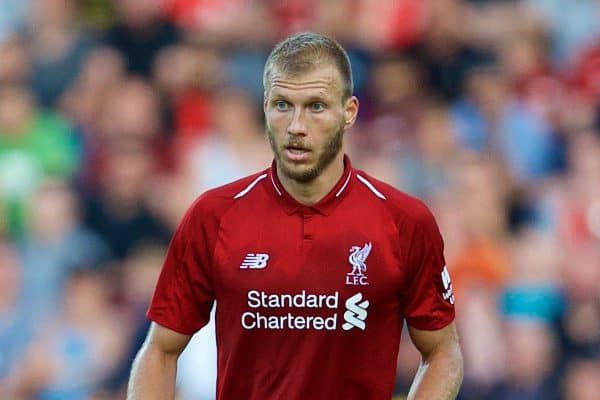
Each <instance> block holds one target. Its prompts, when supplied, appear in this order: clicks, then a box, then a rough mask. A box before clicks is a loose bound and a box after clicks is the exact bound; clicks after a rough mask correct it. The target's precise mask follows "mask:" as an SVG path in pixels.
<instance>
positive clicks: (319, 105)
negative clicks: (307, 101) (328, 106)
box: [310, 103, 325, 111]
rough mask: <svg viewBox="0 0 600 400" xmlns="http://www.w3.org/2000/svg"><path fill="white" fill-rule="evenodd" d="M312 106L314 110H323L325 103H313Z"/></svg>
mask: <svg viewBox="0 0 600 400" xmlns="http://www.w3.org/2000/svg"><path fill="white" fill-rule="evenodd" d="M310 108H311V109H312V110H313V111H323V110H324V109H325V104H323V103H312V104H311V105H310Z"/></svg>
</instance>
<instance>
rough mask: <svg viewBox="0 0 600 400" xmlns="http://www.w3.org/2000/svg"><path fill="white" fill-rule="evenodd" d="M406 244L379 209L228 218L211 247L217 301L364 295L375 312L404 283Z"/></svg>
mask: <svg viewBox="0 0 600 400" xmlns="http://www.w3.org/2000/svg"><path fill="white" fill-rule="evenodd" d="M403 246H404V245H403V242H402V237H401V234H399V232H398V230H397V228H396V226H395V225H394V224H393V223H391V222H390V221H389V219H386V218H385V217H384V216H379V215H377V214H375V215H370V216H369V218H365V217H364V216H362V215H360V214H356V215H351V214H350V215H349V214H348V213H346V214H339V215H335V214H334V215H329V216H324V215H322V214H316V213H312V214H309V213H307V214H301V213H300V214H293V215H287V214H284V213H280V214H276V213H274V215H272V216H267V217H259V216H255V215H249V216H247V217H244V218H240V219H238V220H237V221H225V223H224V224H222V225H221V227H220V231H219V234H218V241H217V245H216V248H215V254H214V260H215V263H214V266H213V268H214V270H213V272H214V274H213V276H214V279H215V281H214V287H215V293H216V298H217V302H218V303H219V302H220V303H221V304H222V305H224V306H229V307H231V308H232V309H237V308H239V307H241V308H243V309H251V308H258V309H261V308H265V309H270V310H271V311H275V312H277V311H278V312H279V313H282V312H288V311H293V310H294V309H304V310H305V311H306V309H310V308H314V309H315V310H314V311H317V314H318V311H319V309H320V310H326V309H327V308H341V309H343V308H344V304H345V302H346V301H348V299H350V298H354V299H355V300H356V299H358V298H360V299H367V300H368V301H369V303H370V304H371V306H370V307H371V309H373V312H375V310H379V309H381V308H382V307H384V308H389V307H395V306H398V302H399V297H400V294H401V291H402V288H403V287H404V285H405V283H406V270H407V266H406V265H404V263H405V262H404V260H405V254H404V253H405V251H406V250H405V249H404V248H403ZM357 301H358V300H357ZM334 303H335V304H334ZM328 304H329V306H331V307H329V306H328ZM334 305H335V307H333V306H334Z"/></svg>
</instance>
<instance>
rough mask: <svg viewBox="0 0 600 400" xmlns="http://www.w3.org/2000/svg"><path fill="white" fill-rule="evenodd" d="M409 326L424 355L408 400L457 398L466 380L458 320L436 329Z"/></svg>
mask: <svg viewBox="0 0 600 400" xmlns="http://www.w3.org/2000/svg"><path fill="white" fill-rule="evenodd" d="M408 329H409V333H410V338H411V339H412V342H413V343H414V344H415V346H416V347H417V349H418V350H419V351H420V352H421V358H422V359H421V365H420V366H419V370H418V371H417V374H416V376H415V379H414V381H413V383H412V386H411V388H410V391H409V393H408V400H451V399H455V398H456V396H457V394H458V390H459V389H460V384H461V382H462V379H463V358H462V353H461V350H460V345H459V343H458V334H457V333H456V327H455V325H454V323H451V324H450V325H448V326H446V327H444V328H442V329H439V330H436V331H426V330H420V329H416V328H413V327H411V326H409V327H408Z"/></svg>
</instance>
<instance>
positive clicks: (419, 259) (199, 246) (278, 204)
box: [148, 157, 454, 400]
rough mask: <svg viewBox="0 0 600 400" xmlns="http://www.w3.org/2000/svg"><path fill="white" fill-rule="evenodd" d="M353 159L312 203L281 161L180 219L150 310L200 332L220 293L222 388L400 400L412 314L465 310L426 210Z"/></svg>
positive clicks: (203, 199) (172, 324)
mask: <svg viewBox="0 0 600 400" xmlns="http://www.w3.org/2000/svg"><path fill="white" fill-rule="evenodd" d="M344 163H345V169H344V173H343V175H342V177H341V178H340V180H339V182H338V183H337V184H336V186H335V187H334V188H333V189H332V190H331V192H330V193H329V194H328V195H327V196H325V197H324V198H323V199H322V200H321V201H319V202H318V203H317V204H315V205H314V206H304V205H302V204H300V203H298V202H297V201H295V200H294V199H293V198H292V197H291V196H290V195H289V194H288V193H286V191H285V190H284V189H283V187H282V185H281V183H280V182H279V180H278V179H277V174H276V169H275V163H273V165H272V166H271V168H270V169H268V170H265V171H263V172H261V173H258V174H255V175H252V176H249V177H246V178H243V179H240V180H238V181H236V182H233V183H230V184H228V185H225V186H222V187H219V188H216V189H213V190H210V191H208V192H206V193H204V194H203V195H201V196H200V197H199V198H198V199H197V200H196V201H195V202H194V203H193V205H192V206H191V207H190V209H189V210H188V212H187V213H186V215H185V217H184V218H183V220H182V222H181V224H180V226H179V227H178V229H177V231H176V233H175V235H174V237H173V240H172V242H171V244H170V247H169V250H168V253H167V257H166V260H165V263H164V266H163V269H162V272H161V275H160V278H159V280H158V284H157V288H156V291H155V294H154V297H153V299H152V303H151V305H150V308H149V310H148V317H149V318H150V319H151V320H153V321H155V322H156V323H158V324H160V325H162V326H165V327H167V328H170V329H172V330H174V331H177V332H180V333H183V334H187V335H191V334H193V333H194V332H196V331H197V330H199V329H200V328H202V326H204V325H205V324H206V323H207V321H208V318H209V315H210V310H211V307H212V304H213V302H214V301H216V302H217V311H216V335H217V346H218V378H217V399H219V400H233V399H235V400H239V399H256V400H265V399H286V400H294V399H312V400H315V399H317V400H318V399H327V400H335V399H344V400H351V399H360V400H379V399H386V400H389V399H390V398H391V397H392V392H393V387H394V382H395V372H396V358H397V354H398V347H399V342H400V335H401V331H402V325H403V320H404V319H406V321H407V323H408V324H409V325H411V326H413V327H415V328H418V329H424V330H436V329H440V328H442V327H444V326H446V325H448V324H449V323H450V322H452V320H453V319H454V298H453V296H452V287H451V284H450V280H449V275H448V272H447V269H446V268H445V262H444V256H443V242H442V237H441V235H440V233H439V230H438V227H437V225H436V222H435V220H434V218H433V216H432V214H431V213H430V211H429V210H428V208H427V207H426V206H425V205H424V204H423V203H422V202H421V201H419V200H417V199H415V198H413V197H410V196H408V195H406V194H404V193H402V192H400V191H398V190H397V189H395V188H393V187H392V186H390V185H387V184H385V183H383V182H381V181H378V180H376V179H374V178H372V177H370V176H369V175H367V174H366V173H364V172H362V171H360V170H357V169H354V168H352V166H351V163H350V160H349V158H348V157H345V159H344Z"/></svg>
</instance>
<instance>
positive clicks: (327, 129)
mask: <svg viewBox="0 0 600 400" xmlns="http://www.w3.org/2000/svg"><path fill="white" fill-rule="evenodd" d="M272 72H273V73H272V74H271V87H270V89H269V91H268V92H267V93H265V104H264V110H265V117H266V125H267V134H268V137H269V142H270V144H271V148H272V149H273V153H274V155H275V160H276V161H277V166H278V168H279V170H280V172H282V173H283V174H284V175H285V176H286V177H288V178H290V179H292V180H295V181H298V182H310V181H313V180H314V179H315V178H317V177H318V176H319V175H321V173H322V172H323V171H324V170H325V169H326V168H327V167H328V166H329V165H330V164H331V162H332V161H333V160H334V159H335V158H336V157H338V156H341V153H340V152H341V148H342V139H343V136H344V131H345V130H346V129H348V128H349V127H350V126H351V125H352V124H353V123H354V120H355V118H356V113H357V111H358V101H357V99H356V98H355V97H352V98H350V99H348V100H346V101H342V90H343V89H342V87H343V86H342V79H341V76H340V73H339V71H338V70H337V69H336V68H335V67H333V66H331V65H328V64H325V65H324V66H323V67H320V68H319V67H317V68H314V69H313V70H312V71H309V72H306V73H303V74H300V75H293V76H290V75H286V74H283V73H281V72H279V71H278V70H277V69H276V68H275V69H274V70H273V71H272Z"/></svg>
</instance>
